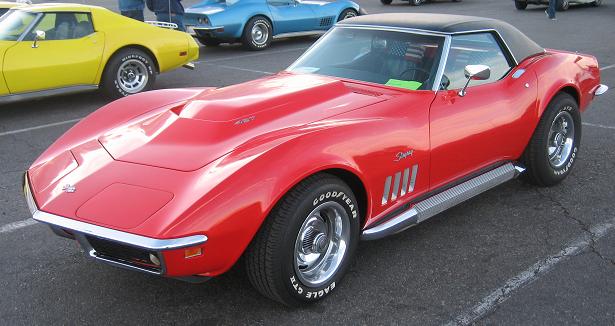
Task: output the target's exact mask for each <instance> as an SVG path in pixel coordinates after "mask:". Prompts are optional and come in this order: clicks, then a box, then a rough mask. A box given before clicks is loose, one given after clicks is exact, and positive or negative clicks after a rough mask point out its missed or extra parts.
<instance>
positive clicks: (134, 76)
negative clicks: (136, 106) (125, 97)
mask: <svg viewBox="0 0 615 326" xmlns="http://www.w3.org/2000/svg"><path fill="white" fill-rule="evenodd" d="M116 78H117V83H118V85H119V86H120V87H121V88H122V90H123V91H125V92H126V93H129V94H135V93H138V92H140V91H142V90H143V89H144V88H145V86H146V85H147V80H148V79H149V74H148V71H147V67H146V66H145V64H144V63H143V62H142V61H140V60H137V59H129V60H126V61H124V63H122V65H121V66H120V68H119V69H118V71H117V76H116Z"/></svg>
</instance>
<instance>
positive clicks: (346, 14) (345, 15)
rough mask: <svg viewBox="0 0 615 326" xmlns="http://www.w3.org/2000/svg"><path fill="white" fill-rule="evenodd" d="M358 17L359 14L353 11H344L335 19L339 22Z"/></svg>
mask: <svg viewBox="0 0 615 326" xmlns="http://www.w3.org/2000/svg"><path fill="white" fill-rule="evenodd" d="M358 15H359V13H358V12H357V11H356V10H354V9H350V8H348V9H344V11H342V13H341V14H340V16H339V17H338V18H337V21H338V22H340V21H342V20H344V19H348V18H352V17H357V16H358Z"/></svg>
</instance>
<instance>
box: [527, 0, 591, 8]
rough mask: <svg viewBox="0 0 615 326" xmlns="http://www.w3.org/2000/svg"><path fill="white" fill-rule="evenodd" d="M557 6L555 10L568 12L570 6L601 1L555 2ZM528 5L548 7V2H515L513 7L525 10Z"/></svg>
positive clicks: (565, 0) (546, 0) (576, 0)
mask: <svg viewBox="0 0 615 326" xmlns="http://www.w3.org/2000/svg"><path fill="white" fill-rule="evenodd" d="M556 1H557V4H556V5H555V8H556V9H557V11H564V10H568V8H569V7H570V5H571V4H585V3H590V4H592V5H594V6H599V5H601V4H602V0H556ZM528 4H532V5H548V4H549V0H515V7H516V8H517V9H519V10H523V9H525V8H527V5H528Z"/></svg>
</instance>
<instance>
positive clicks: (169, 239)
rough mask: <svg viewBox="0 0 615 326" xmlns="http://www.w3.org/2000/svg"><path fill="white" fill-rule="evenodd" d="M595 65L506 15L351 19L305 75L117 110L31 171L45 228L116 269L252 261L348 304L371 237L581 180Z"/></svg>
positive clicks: (288, 294) (172, 273) (206, 267)
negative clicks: (549, 45)
mask: <svg viewBox="0 0 615 326" xmlns="http://www.w3.org/2000/svg"><path fill="white" fill-rule="evenodd" d="M606 90H607V87H606V86H605V85H601V84H600V72H599V69H598V62H597V61H596V58H594V57H593V56H591V55H584V54H578V53H570V52H564V51H557V50H550V49H544V48H542V47H540V46H538V45H537V44H536V43H534V42H533V41H532V40H530V39H529V38H528V37H526V36H525V35H523V34H522V33H521V32H519V31H518V30H517V29H515V28H514V27H512V26H511V25H509V24H507V23H504V22H501V21H498V20H493V19H485V18H478V17H466V16H449V15H435V14H382V15H367V16H362V17H356V18H352V19H348V20H344V21H343V22H341V23H338V24H337V25H336V26H335V27H334V28H333V29H332V30H331V31H329V32H328V33H327V34H326V35H325V36H324V37H322V38H321V39H320V40H319V41H318V42H316V44H314V46H312V47H311V48H310V49H309V50H308V51H307V52H306V53H305V54H303V55H302V56H301V57H300V58H299V59H298V60H297V61H296V62H295V63H294V64H293V65H291V66H290V67H289V68H288V69H287V70H285V71H283V72H280V73H278V74H276V75H274V76H270V77H265V78H261V79H258V80H254V81H250V82H246V83H243V84H239V85H234V86H229V87H223V88H200V89H169V90H160V91H154V92H148V93H145V94H140V95H134V96H130V97H127V98H124V99H120V100H118V101H116V102H113V103H111V104H109V105H107V106H105V107H103V108H101V109H100V110H98V111H96V112H94V113H92V114H91V115H90V116H88V117H87V118H86V119H84V120H82V121H81V122H79V123H78V124H77V125H76V126H74V127H73V128H72V129H71V130H69V131H68V132H67V133H66V134H64V135H63V136H62V137H61V138H60V139H58V140H57V141H56V142H55V143H54V144H53V145H52V146H51V147H50V148H49V149H47V150H46V151H45V152H44V153H43V154H42V155H41V156H40V157H39V158H38V159H37V160H36V162H34V163H33V165H32V167H31V168H30V169H29V170H28V171H27V173H26V176H25V185H24V190H25V194H26V198H27V201H28V204H29V207H30V210H31V212H32V214H33V216H34V218H35V219H36V220H38V221H40V222H43V223H46V224H48V225H49V226H51V228H52V229H53V231H54V232H55V233H57V234H58V235H61V236H64V237H67V238H71V239H76V240H77V241H78V242H79V243H80V244H81V246H82V247H83V248H84V249H85V251H86V253H87V254H88V255H89V256H90V257H92V258H94V259H96V260H99V261H102V262H105V263H108V264H111V265H115V266H120V267H124V268H128V269H132V270H137V271H142V272H146V273H151V274H157V275H163V276H167V277H175V278H183V279H186V280H199V279H206V278H209V277H214V276H216V275H220V274H222V273H224V272H225V271H227V270H228V269H229V268H231V267H232V266H233V264H235V263H236V262H237V260H238V259H239V258H240V256H244V258H245V263H246V268H247V274H248V277H249V279H250V280H251V282H252V283H253V284H254V286H255V287H256V288H257V289H258V290H259V291H260V292H261V293H262V294H264V295H265V296H267V297H269V298H272V299H274V300H277V301H280V302H282V303H284V304H287V305H297V304H301V303H307V302H313V301H315V300H319V299H321V298H323V297H325V296H327V295H328V294H330V293H331V291H333V290H334V288H336V287H337V285H338V283H339V281H340V280H341V278H342V277H343V275H344V273H345V272H346V270H347V269H348V266H349V264H350V262H351V260H352V258H353V255H354V253H355V250H356V249H357V245H358V242H359V240H360V239H363V240H371V239H378V238H382V237H385V236H387V235H391V234H394V233H397V232H400V231H402V230H405V229H407V228H409V227H411V226H413V225H416V224H417V223H420V222H422V221H424V220H425V219H427V218H429V217H432V216H434V215H435V214H438V213H440V212H442V211H443V210H445V209H447V208H449V207H451V206H453V205H456V204H458V203H460V202H462V201H464V200H467V199H469V198H471V197H473V196H475V195H477V194H479V193H481V192H483V191H486V190H488V189H491V188H493V187H495V186H497V185H498V184H501V183H503V182H506V181H508V180H510V179H513V178H515V177H516V176H517V175H519V174H522V176H524V177H525V179H526V180H528V181H529V182H531V183H534V184H536V185H538V186H551V185H554V184H557V183H558V182H560V181H562V180H563V179H564V178H565V177H566V176H567V175H568V174H569V173H570V171H571V168H572V166H573V165H574V163H575V161H576V159H577V157H578V153H579V152H578V151H579V144H580V139H581V112H583V111H584V110H586V109H587V107H588V106H589V104H590V102H591V101H592V99H593V98H594V97H595V96H597V95H600V94H602V93H604V92H605V91H606Z"/></svg>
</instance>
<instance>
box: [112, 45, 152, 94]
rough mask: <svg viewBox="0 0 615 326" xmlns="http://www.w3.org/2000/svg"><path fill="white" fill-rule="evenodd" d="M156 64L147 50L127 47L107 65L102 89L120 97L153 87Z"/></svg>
mask: <svg viewBox="0 0 615 326" xmlns="http://www.w3.org/2000/svg"><path fill="white" fill-rule="evenodd" d="M155 67H156V65H155V64H154V61H153V59H152V58H151V57H150V56H149V55H148V54H147V53H145V52H143V51H141V50H138V49H134V48H127V49H123V50H121V51H119V52H118V53H117V54H115V55H114V56H113V57H112V58H111V60H109V62H108V63H107V66H106V67H105V72H104V75H103V82H102V89H103V90H104V91H105V93H107V95H109V96H110V97H112V98H120V97H124V96H128V95H132V94H136V93H139V92H144V91H148V90H150V89H152V87H153V86H154V82H155V81H156V68H155Z"/></svg>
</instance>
